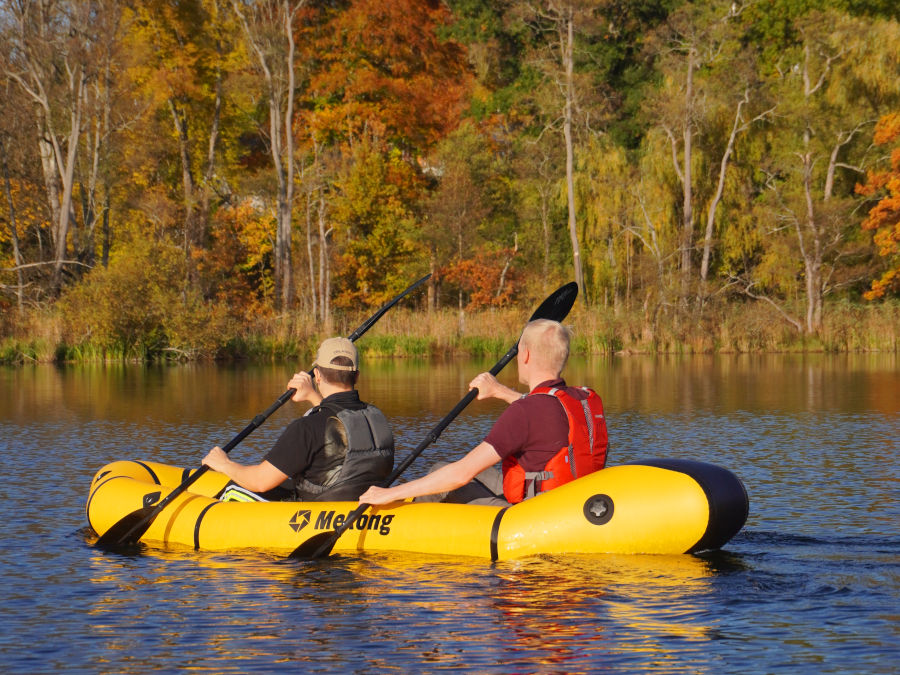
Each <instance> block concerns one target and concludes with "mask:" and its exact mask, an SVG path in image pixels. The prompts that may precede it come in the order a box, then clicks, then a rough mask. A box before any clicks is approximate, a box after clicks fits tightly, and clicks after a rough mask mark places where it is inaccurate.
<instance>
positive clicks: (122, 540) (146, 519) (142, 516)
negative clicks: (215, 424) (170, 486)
mask: <svg viewBox="0 0 900 675" xmlns="http://www.w3.org/2000/svg"><path fill="white" fill-rule="evenodd" d="M430 277H431V274H426V275H425V276H424V277H422V278H421V279H419V280H418V281H416V282H415V283H413V284H412V285H410V286H409V287H408V288H407V289H406V290H405V291H403V292H402V293H400V294H399V295H397V296H396V297H395V298H393V299H392V300H390V301H389V302H388V303H386V304H385V305H383V306H382V307H381V309H379V310H378V311H377V312H375V314H373V315H372V316H370V317H369V318H368V319H366V320H365V321H364V322H363V323H362V324H361V325H360V326H359V328H357V329H356V330H355V331H353V332H352V333H351V334H350V335H349V336H348V338H347V339H348V340H350V341H351V342H355V341H356V340H358V339H359V338H360V337H362V336H363V334H365V333H366V331H368V330H369V328H371V327H372V326H373V325H374V324H375V322H376V321H378V320H379V319H380V318H381V317H382V316H384V314H385V313H386V312H387V311H388V310H389V309H390V308H391V307H393V306H394V305H396V304H397V303H398V302H400V300H402V299H403V298H404V297H406V296H407V295H409V293H411V292H412V291H413V290H414V289H416V288H418V287H419V286H420V285H422V284H423V283H425V281H427V280H428V279H429V278H430ZM309 374H310V375H312V370H310V371H309ZM296 391H297V390H296V389H288V390H287V391H285V392H284V393H283V394H282V395H281V396H279V397H278V399H277V400H276V401H275V402H274V403H273V404H272V405H270V406H269V407H268V408H267V409H266V410H265V411H263V412H261V413H260V414H259V415H257V416H256V417H254V418H253V419H252V420H251V422H250V424H248V425H247V426H246V427H244V428H243V429H242V430H241V431H240V432H239V433H238V434H237V435H236V436H235V437H234V438H232V439H231V440H230V441H228V443H227V444H226V445H225V446H223V447H222V450H223V451H224V452H225V453H226V454H227V453H229V452H231V451H232V450H233V449H234V448H235V447H236V446H237V445H238V444H239V443H240V442H241V441H243V440H244V439H245V438H247V436H249V435H250V434H251V433H253V431H255V430H256V429H257V428H258V427H260V426H261V425H262V424H263V422H265V421H266V420H267V419H268V418H269V416H270V415H271V414H272V413H274V412H275V411H276V410H278V409H279V408H280V407H281V406H283V405H284V404H285V403H287V402H288V401H289V400H290V399H291V397H292V396H293V395H294V394H295V393H296ZM208 470H209V467H208V466H206V465H204V466H201V467H200V468H199V469H198V470H197V471H195V472H194V473H192V474H191V475H190V476H189V477H188V478H187V479H185V480H184V481H182V483H181V484H180V485H179V486H178V487H176V488H175V489H174V490H172V492H170V493H169V494H168V495H166V498H165V499H162V500H161V501H160V502H159V503H158V504H156V505H155V506H154V507H153V508H152V510H150V511H149V512H145V509H140V510H138V511H136V512H133V513H132V514H129V515H127V516H125V517H124V518H122V519H121V520H119V521H118V522H117V523H114V524H113V526H112V527H111V528H109V529H108V530H107V531H106V532H105V533H104V534H103V535H102V536H101V537H100V538H99V540H98V542H97V543H98V544H99V545H101V546H108V545H110V544H113V545H116V546H121V545H123V544H126V543H129V542H132V537H133V536H134V535H135V534H137V537H135V538H134V540H133V541H134V542H136V541H137V540H138V539H140V538H141V536H142V535H143V534H144V532H146V531H147V528H148V527H149V526H150V524H151V523H152V522H153V520H154V519H155V518H156V516H157V515H159V513H160V512H161V511H162V510H163V509H164V508H166V506H168V505H169V504H170V503H171V502H172V500H174V499H175V498H177V497H178V495H180V494H182V493H183V492H184V491H185V490H187V489H188V488H189V487H190V486H191V485H193V484H194V483H195V482H197V480H198V479H199V478H200V477H201V476H202V475H203V474H205V473H206V472H207V471H208ZM135 515H137V516H138V519H137V521H136V522H135V523H134V525H132V526H131V527H129V528H128V529H127V530H126V531H125V532H124V533H123V534H119V533H118V532H116V530H117V527H116V526H117V525H119V526H121V525H120V524H123V523H125V524H127V523H126V521H127V519H129V517H134V516H135ZM111 533H112V535H111ZM107 535H110V536H114V538H115V541H114V542H110V541H109V538H110V537H108V536H107Z"/></svg>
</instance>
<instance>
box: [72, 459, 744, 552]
mask: <svg viewBox="0 0 900 675" xmlns="http://www.w3.org/2000/svg"><path fill="white" fill-rule="evenodd" d="M190 475H191V472H190V471H189V470H186V469H181V468H178V467H173V466H168V465H165V464H158V463H154V462H140V461H119V462H113V463H111V464H109V465H107V466H105V467H103V468H102V469H101V470H100V471H98V472H97V475H96V476H95V477H94V480H93V482H92V483H91V489H90V494H89V496H88V500H87V506H86V511H87V519H88V523H89V524H90V526H91V527H92V528H93V529H94V531H95V532H96V533H97V534H98V535H102V534H103V533H104V532H106V531H107V530H108V529H109V528H111V527H112V526H113V525H114V524H115V523H117V522H118V521H119V520H120V519H122V518H123V517H125V516H127V515H128V514H130V513H132V512H134V511H136V510H138V509H140V508H142V507H146V506H147V505H150V504H154V503H157V502H159V501H160V500H161V499H163V498H165V497H166V495H167V494H168V493H169V492H171V491H172V489H174V488H175V487H177V486H178V485H180V484H181V483H182V482H183V481H184V480H185V479H186V478H187V477H188V476H190ZM228 482H229V481H228V478H227V477H226V476H224V475H222V474H219V473H216V472H214V471H207V472H206V473H205V474H203V475H202V476H201V477H200V478H199V479H198V480H197V481H196V482H195V483H194V484H193V485H192V486H191V488H190V490H188V491H185V492H183V493H182V494H180V495H179V496H178V497H176V498H175V499H174V500H172V502H171V503H170V504H169V505H168V506H166V507H165V508H164V509H163V510H162V511H161V512H160V513H159V515H158V516H157V517H156V519H155V520H153V523H152V525H151V526H150V527H149V529H147V531H146V532H145V533H144V534H143V536H142V537H141V541H143V542H146V543H148V544H158V545H163V546H173V545H175V546H187V547H191V548H194V549H204V550H239V549H256V550H261V551H270V552H274V553H281V554H284V553H286V552H287V553H289V552H291V551H294V550H296V549H297V548H298V546H300V545H301V544H303V543H304V542H305V541H306V540H308V539H310V538H311V537H313V536H315V535H321V534H323V533H325V532H328V531H329V530H334V529H335V528H337V527H340V526H341V525H342V524H343V522H344V520H345V519H346V518H347V516H348V515H349V514H350V513H351V512H352V511H353V510H354V509H355V508H356V507H357V504H356V502H221V501H218V500H217V499H216V496H217V495H218V494H219V493H221V492H222V491H223V490H224V488H225V487H226V485H227V484H228ZM748 506H749V505H748V499H747V493H746V491H745V489H744V486H743V484H742V483H741V481H740V480H739V479H738V478H737V477H736V476H735V475H734V474H733V473H731V472H730V471H727V470H726V469H723V468H721V467H718V466H715V465H712V464H707V463H703V462H696V461H691V460H681V459H661V460H647V461H641V462H636V463H633V464H624V465H620V466H613V467H607V468H606V469H603V470H602V471H597V472H596V473H593V474H590V475H588V476H585V477H583V478H579V479H577V480H575V481H572V482H571V483H568V484H566V485H563V486H562V487H558V488H556V489H555V490H551V491H550V492H546V493H543V494H540V495H538V496H536V497H533V498H532V499H528V500H526V501H524V502H522V503H520V504H516V505H514V506H510V507H507V508H502V507H498V506H475V505H468V504H437V503H413V502H404V503H397V504H393V505H391V506H390V507H371V508H369V509H368V510H367V511H366V512H365V513H364V514H362V515H361V516H360V517H359V518H358V519H357V520H356V522H354V523H353V524H352V526H351V527H350V528H349V529H347V530H346V531H345V532H344V533H343V534H342V535H341V536H340V538H339V539H338V540H337V543H336V544H335V546H334V548H333V551H334V552H335V553H341V552H344V553H347V552H356V551H388V550H390V551H409V552H415V553H428V554H432V553H434V554H453V555H467V556H478V557H483V558H490V559H491V560H506V559H512V558H521V557H525V556H534V555H540V554H565V553H663V554H673V553H674V554H678V553H689V552H694V551H701V550H706V549H716V548H720V547H721V546H723V545H724V544H725V543H727V542H728V541H729V540H730V539H731V538H732V537H733V536H734V535H735V534H736V533H737V532H738V531H739V530H740V529H741V527H743V525H744V522H745V521H746V519H747V513H748Z"/></svg>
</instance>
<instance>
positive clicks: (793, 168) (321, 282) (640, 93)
mask: <svg viewBox="0 0 900 675" xmlns="http://www.w3.org/2000/svg"><path fill="white" fill-rule="evenodd" d="M898 45H900V5H898V4H897V3H896V2H894V1H893V0H814V1H813V0H755V1H753V0H751V1H746V2H741V1H735V2H731V1H730V0H729V1H728V2H721V1H719V0H708V1H703V2H684V1H682V0H543V1H540V2H539V1H537V0H446V1H445V2H439V1H437V0H328V1H322V0H270V1H267V2H253V1H250V0H232V1H230V2H229V1H228V0H182V1H178V2H174V1H169V2H166V1H163V0H130V1H128V2H120V1H118V0H40V1H31V0H5V1H4V2H3V3H2V5H0V75H2V77H3V95H2V97H0V171H2V174H0V184H2V192H3V198H2V199H0V207H2V208H0V362H7V363H21V362H26V361H52V360H72V359H75V360H78V359H81V360H92V359H106V360H108V359H165V358H175V359H199V358H240V357H248V356H249V357H261V356H265V357H280V356H291V355H297V354H303V353H308V351H309V349H310V346H311V345H312V344H314V343H315V342H316V341H317V340H318V339H319V337H321V336H323V335H328V334H334V333H338V334H346V333H349V332H350V330H351V329H352V328H353V327H355V326H356V325H357V324H358V323H359V322H360V321H362V319H364V318H365V316H367V315H368V314H370V313H371V312H372V311H373V310H374V309H375V308H377V307H379V306H380V305H381V304H382V303H384V302H385V301H387V300H388V299H390V298H391V297H392V296H394V295H395V294H397V293H399V292H400V291H401V290H403V289H404V288H405V287H406V286H407V285H408V284H410V283H412V282H413V281H414V280H415V279H417V278H419V277H421V276H423V275H424V274H426V273H431V274H432V276H431V278H430V280H429V283H428V286H427V292H420V293H418V294H417V295H415V296H411V297H410V298H408V299H406V300H404V302H403V305H402V306H401V307H398V308H395V309H394V310H392V311H391V312H390V313H389V314H388V315H386V316H385V318H384V319H382V321H381V322H380V323H379V326H378V330H377V331H376V330H373V331H372V334H371V336H367V337H366V340H365V341H363V342H361V345H360V346H361V347H363V348H364V349H367V350H368V351H369V352H370V353H375V354H378V353H381V354H393V355H418V354H432V355H433V354H440V353H448V352H454V351H464V352H468V353H476V352H483V353H491V352H496V351H498V350H500V351H505V349H506V347H508V343H509V341H510V339H514V336H515V335H516V334H517V333H518V331H519V330H520V329H521V322H522V320H523V317H524V316H527V314H528V313H530V311H531V309H532V308H533V307H534V306H536V304H537V302H539V301H540V300H541V299H542V298H543V297H544V296H546V295H547V294H548V293H549V292H550V291H552V290H553V289H555V288H556V287H558V286H559V285H560V284H561V283H564V282H567V281H571V280H573V279H574V280H575V281H577V283H578V285H579V287H580V291H581V293H580V296H579V302H578V303H577V305H576V308H575V310H574V311H573V313H572V315H571V317H570V318H571V323H572V324H573V325H574V327H575V330H576V343H575V348H576V351H580V352H590V353H597V352H618V351H626V352H627V351H654V352H671V351H678V352H710V351H760V350H833V351H848V350H867V349H870V350H892V351H896V349H897V334H898V326H900V300H898V296H900V252H898V246H900V47H898Z"/></svg>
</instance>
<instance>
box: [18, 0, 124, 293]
mask: <svg viewBox="0 0 900 675" xmlns="http://www.w3.org/2000/svg"><path fill="white" fill-rule="evenodd" d="M105 10H109V12H111V11H112V8H111V7H106V6H105V5H103V3H94V2H85V3H66V2H31V1H27V0H22V1H21V2H17V3H15V4H14V5H12V6H10V7H9V12H8V15H7V17H8V20H9V23H8V25H7V28H8V31H7V32H6V33H5V35H4V38H5V40H6V44H7V46H8V49H7V51H6V52H5V56H4V70H5V73H6V76H7V77H8V78H10V79H11V80H13V81H14V82H16V83H17V84H18V85H19V86H20V87H21V89H22V91H23V92H25V94H26V95H27V96H28V97H29V98H30V99H31V101H32V103H33V105H34V111H35V117H36V120H37V124H36V125H35V129H36V134H35V135H34V137H33V140H34V142H35V144H36V147H37V151H38V155H39V157H40V159H41V166H42V167H43V174H44V185H45V189H46V198H47V203H48V204H49V207H50V211H51V213H52V222H53V224H52V227H51V243H52V247H53V256H52V257H53V261H52V265H53V281H52V286H53V289H54V291H55V292H58V291H59V289H60V287H61V285H62V272H63V266H64V265H72V264H73V263H77V262H78V261H73V260H70V259H69V256H68V253H69V232H70V229H71V228H72V227H73V223H74V221H75V213H74V206H75V193H76V166H77V161H78V154H79V150H80V149H81V143H82V134H83V133H84V131H85V128H86V126H87V125H88V123H89V121H90V120H91V118H92V115H94V114H96V111H97V105H98V101H97V94H98V92H99V91H100V89H99V88H98V87H95V86H92V85H93V84H94V83H96V82H98V78H100V77H101V75H102V73H101V72H100V68H99V66H100V64H101V63H102V60H101V59H100V57H99V56H98V52H100V51H102V50H103V48H104V44H105V41H106V40H108V39H109V38H110V36H109V35H108V34H104V30H103V28H104V25H105V21H103V19H108V18H109V16H110V14H109V12H107V11H105ZM98 16H99V17H102V18H101V20H98ZM107 28H108V26H107Z"/></svg>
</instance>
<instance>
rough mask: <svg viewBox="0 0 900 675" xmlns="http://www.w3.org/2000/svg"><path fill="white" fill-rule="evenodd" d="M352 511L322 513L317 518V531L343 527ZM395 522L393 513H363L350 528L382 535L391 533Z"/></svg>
mask: <svg viewBox="0 0 900 675" xmlns="http://www.w3.org/2000/svg"><path fill="white" fill-rule="evenodd" d="M352 513H353V512H352V511H349V512H347V513H338V512H337V511H321V512H320V513H319V516H318V517H317V518H316V526H315V529H317V530H330V529H332V528H338V527H343V526H344V523H345V522H346V521H347V518H349V517H350V516H351V515H352ZM393 521H394V514H393V513H386V514H384V515H382V514H380V513H363V514H362V515H361V516H359V518H357V519H356V520H354V521H353V523H352V524H351V525H350V527H353V528H356V529H357V530H371V531H374V532H377V533H378V534H381V535H388V534H390V533H391V523H392V522H393Z"/></svg>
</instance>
